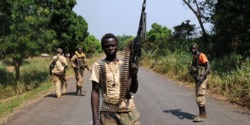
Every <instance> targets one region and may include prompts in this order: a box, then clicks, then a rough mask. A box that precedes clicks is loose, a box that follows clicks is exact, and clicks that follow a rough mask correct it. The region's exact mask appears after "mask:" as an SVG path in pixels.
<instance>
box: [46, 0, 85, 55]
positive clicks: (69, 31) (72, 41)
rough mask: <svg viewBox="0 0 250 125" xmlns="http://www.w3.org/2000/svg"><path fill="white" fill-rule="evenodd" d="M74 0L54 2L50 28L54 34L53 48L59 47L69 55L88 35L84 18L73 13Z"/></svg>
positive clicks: (56, 0)
mask: <svg viewBox="0 0 250 125" xmlns="http://www.w3.org/2000/svg"><path fill="white" fill-rule="evenodd" d="M75 5H76V1H75V0H54V1H53V2H52V6H53V14H52V19H51V23H50V28H51V29H53V30H54V31H55V32H56V39H54V41H53V45H52V46H53V47H54V48H56V47H61V48H62V49H63V50H64V51H65V52H67V53H70V54H71V55H72V54H73V53H74V51H75V47H76V46H77V45H78V44H79V43H80V42H82V41H84V39H85V38H86V37H87V36H88V35H89V33H88V32H87V30H88V25H87V23H86V21H85V20H84V18H82V17H81V16H77V14H76V13H75V12H74V11H73V7H74V6H75Z"/></svg>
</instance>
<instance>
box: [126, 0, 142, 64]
mask: <svg viewBox="0 0 250 125" xmlns="http://www.w3.org/2000/svg"><path fill="white" fill-rule="evenodd" d="M145 9H146V0H144V1H143V4H142V10H141V17H140V22H139V28H138V31H137V36H136V37H135V39H134V40H133V41H132V43H131V44H132V45H131V50H132V51H131V56H130V57H131V59H130V60H131V63H136V64H138V59H139V57H140V56H141V41H143V42H144V41H145V39H146V12H145Z"/></svg>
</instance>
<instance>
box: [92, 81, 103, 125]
mask: <svg viewBox="0 0 250 125" xmlns="http://www.w3.org/2000/svg"><path fill="white" fill-rule="evenodd" d="M98 94H99V84H98V83H96V82H94V81H92V92H91V107H92V117H93V125H101V124H100V120H99V118H98V105H99V104H98V103H99V96H98Z"/></svg>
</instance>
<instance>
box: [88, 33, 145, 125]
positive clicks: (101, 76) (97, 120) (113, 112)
mask: <svg viewBox="0 0 250 125" xmlns="http://www.w3.org/2000/svg"><path fill="white" fill-rule="evenodd" d="M101 45H102V49H103V51H104V52H105V54H106V58H104V59H101V60H99V61H97V62H95V63H94V65H93V68H92V70H93V71H92V74H91V77H90V80H91V81H92V92H91V106H92V115H93V125H140V120H139V117H140V114H139V112H138V111H137V109H136V107H135V104H134V101H133V96H132V95H131V93H130V89H136V90H137V87H138V81H137V72H138V66H137V65H136V64H131V65H130V67H129V68H130V70H126V69H125V68H124V67H126V66H124V64H125V62H124V61H121V60H119V59H118V58H117V56H116V53H117V49H118V40H117V38H116V37H115V36H114V35H113V34H111V33H108V34H105V35H104V36H103V37H102V39H101ZM123 66H124V67H123ZM125 70H126V71H128V72H123V71H125ZM124 74H125V75H126V74H129V75H128V77H127V78H129V80H128V81H126V80H122V78H123V75H124ZM129 83H131V84H130V85H131V86H129V85H128V84H129ZM127 85H128V86H129V87H128V86H127ZM100 96H102V99H103V102H102V105H101V106H100V102H99V101H100ZM99 106H100V107H99ZM99 108H100V109H99ZM99 111H100V112H99Z"/></svg>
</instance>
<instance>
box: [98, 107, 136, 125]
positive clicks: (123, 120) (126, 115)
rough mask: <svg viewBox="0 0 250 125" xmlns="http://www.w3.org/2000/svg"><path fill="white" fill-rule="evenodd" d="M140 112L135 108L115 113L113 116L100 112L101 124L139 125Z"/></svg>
mask: <svg viewBox="0 0 250 125" xmlns="http://www.w3.org/2000/svg"><path fill="white" fill-rule="evenodd" d="M139 118H140V113H139V112H138V111H137V110H136V109H135V110H133V111H131V112H123V113H116V115H115V117H111V116H107V115H105V113H104V112H101V124H102V125H140V119H139Z"/></svg>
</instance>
